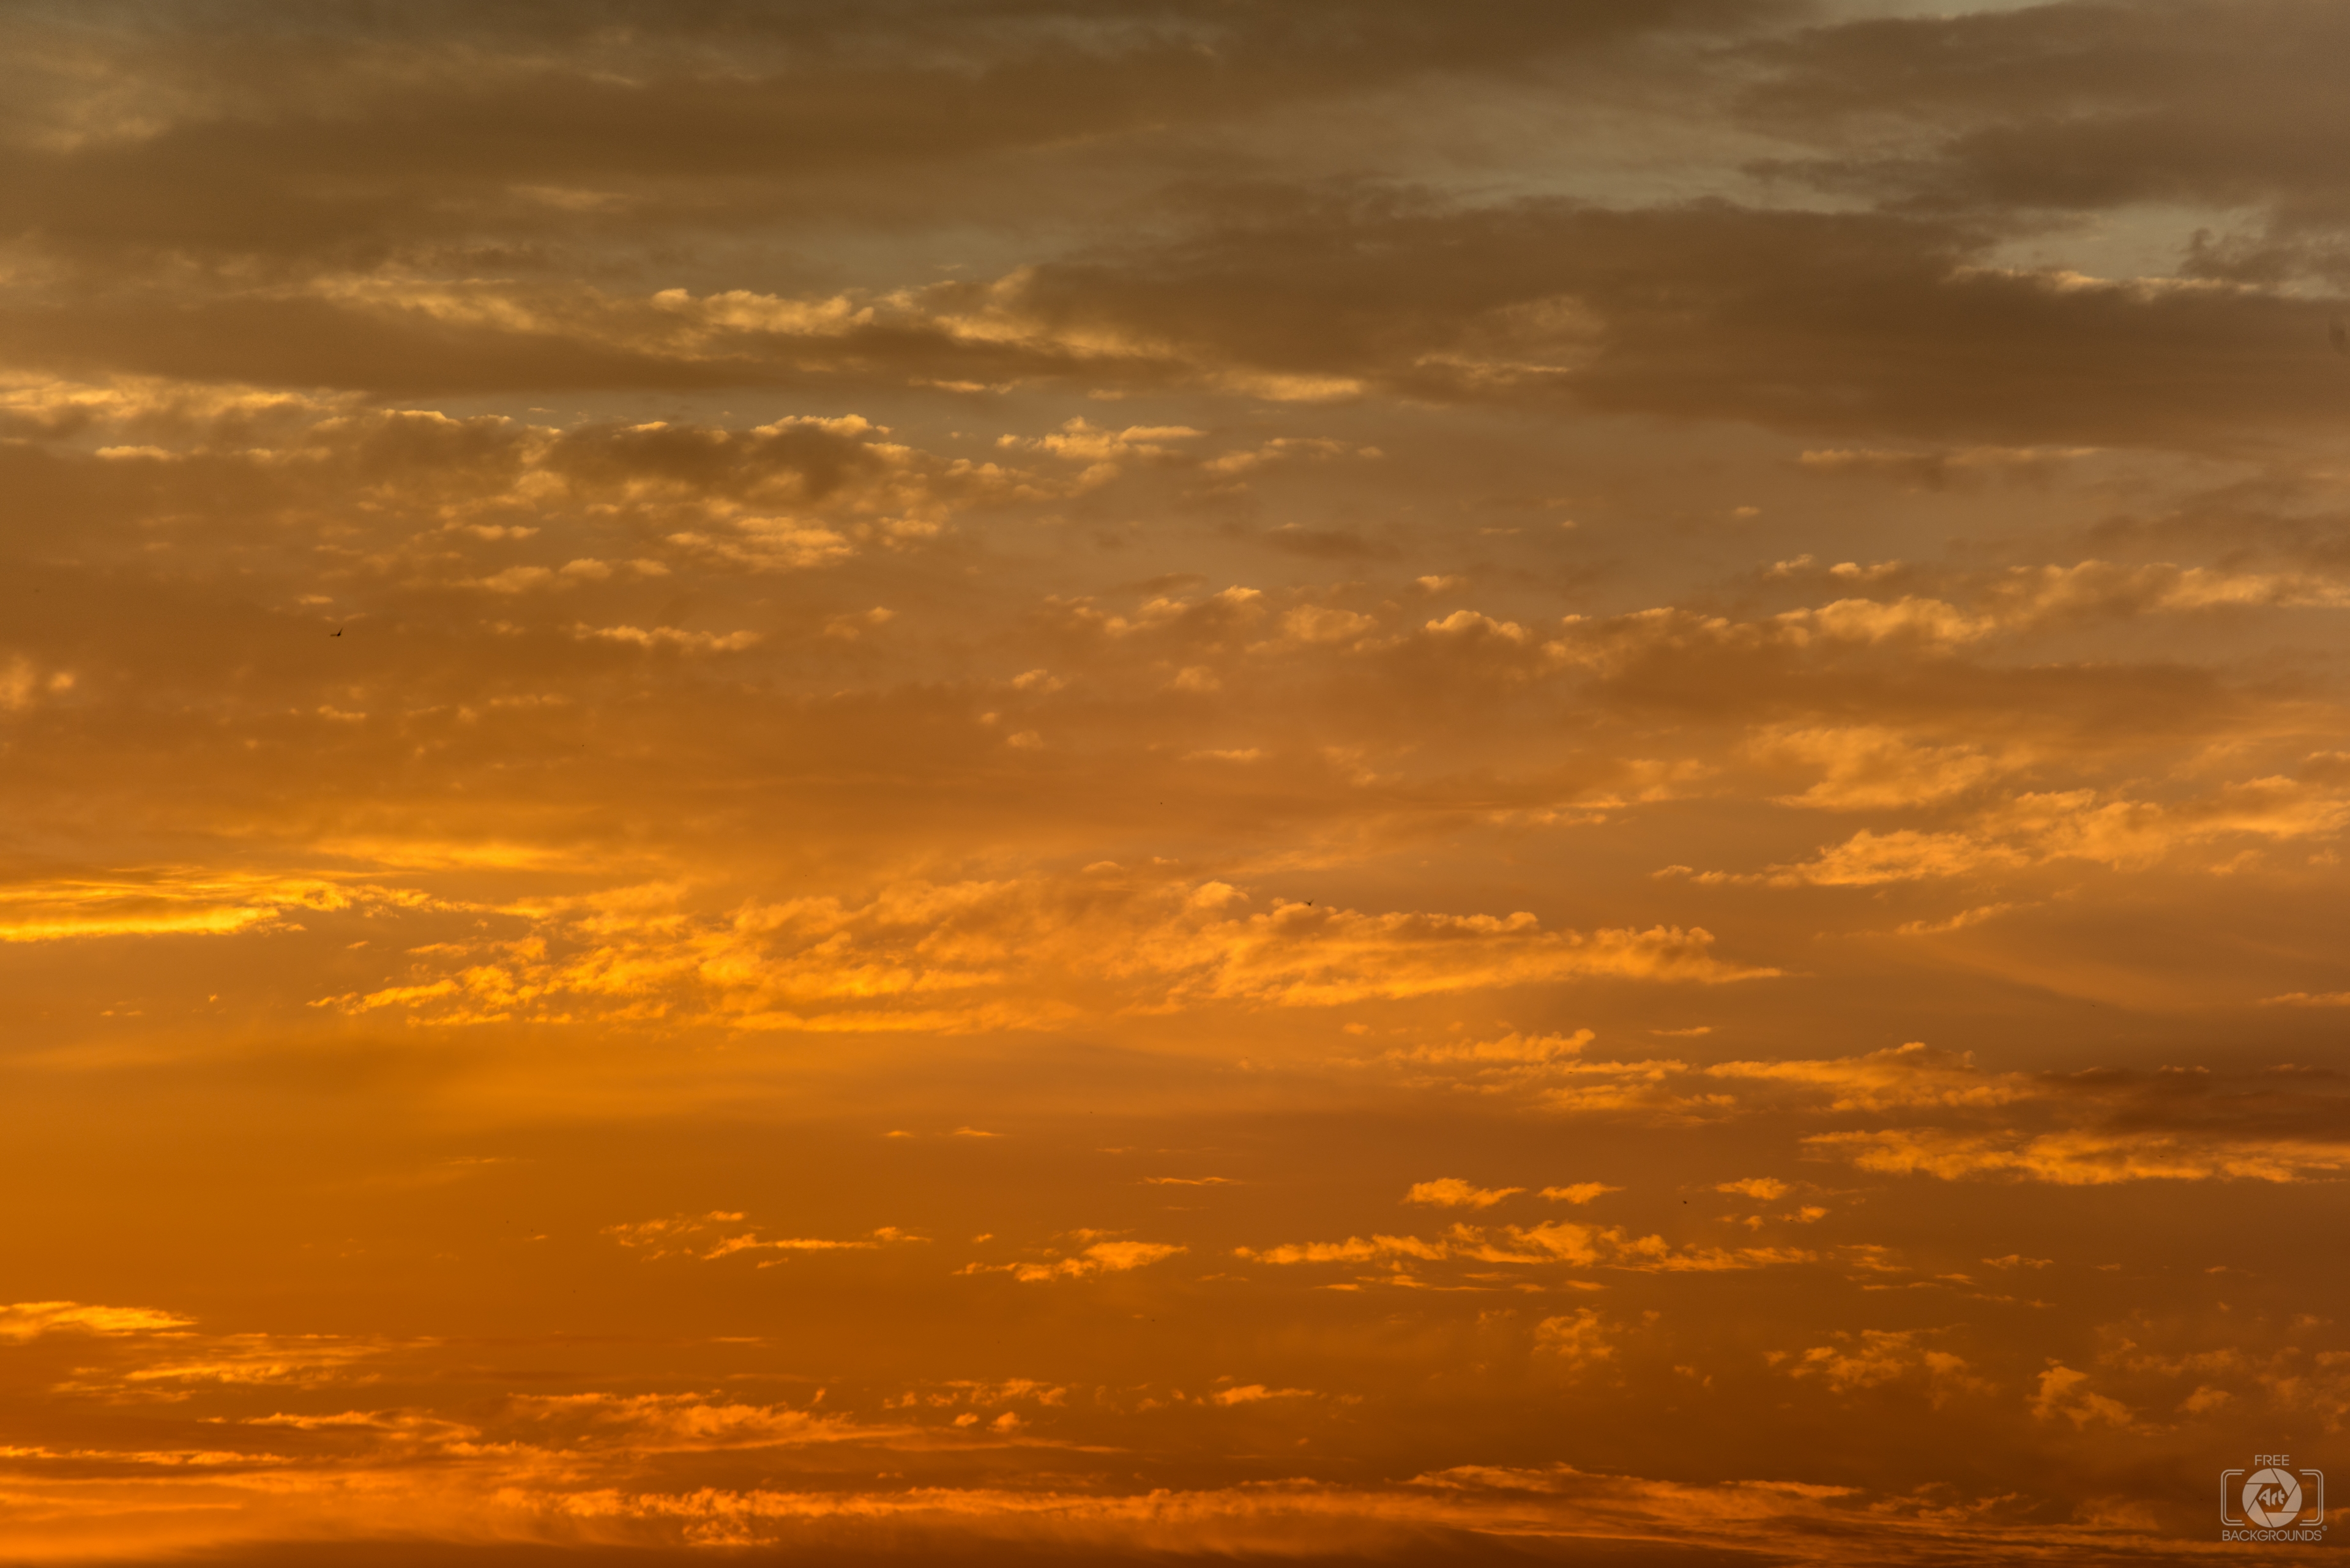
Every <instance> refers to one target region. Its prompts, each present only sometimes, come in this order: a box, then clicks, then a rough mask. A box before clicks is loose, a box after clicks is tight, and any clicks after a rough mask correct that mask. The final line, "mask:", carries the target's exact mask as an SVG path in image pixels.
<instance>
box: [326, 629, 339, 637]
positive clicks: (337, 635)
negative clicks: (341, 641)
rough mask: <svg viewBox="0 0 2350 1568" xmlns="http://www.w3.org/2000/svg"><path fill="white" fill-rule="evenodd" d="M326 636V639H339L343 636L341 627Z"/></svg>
mask: <svg viewBox="0 0 2350 1568" xmlns="http://www.w3.org/2000/svg"><path fill="white" fill-rule="evenodd" d="M327 635H328V637H340V636H342V635H343V628H341V627H337V628H335V629H334V630H332V631H330V632H328V634H327Z"/></svg>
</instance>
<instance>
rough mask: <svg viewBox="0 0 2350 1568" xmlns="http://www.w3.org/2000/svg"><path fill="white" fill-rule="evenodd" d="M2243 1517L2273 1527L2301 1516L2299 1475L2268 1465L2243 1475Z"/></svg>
mask: <svg viewBox="0 0 2350 1568" xmlns="http://www.w3.org/2000/svg"><path fill="white" fill-rule="evenodd" d="M2244 1517H2245V1518H2246V1519H2249V1520H2251V1521H2252V1522H2253V1523H2254V1524H2257V1525H2261V1526H2262V1527H2263V1528H2265V1529H2269V1530H2274V1529H2276V1528H2277V1527H2278V1526H2280V1525H2285V1524H2291V1523H2292V1522H2293V1521H2294V1520H2296V1519H2299V1518H2300V1517H2301V1479H2300V1478H2299V1477H2298V1476H2295V1475H2294V1474H2293V1472H2292V1471H2291V1470H2281V1469H2276V1468H2275V1467H2274V1466H2271V1467H2270V1468H2269V1469H2264V1470H2254V1471H2253V1472H2252V1473H2251V1475H2248V1476H2246V1477H2245V1478H2244Z"/></svg>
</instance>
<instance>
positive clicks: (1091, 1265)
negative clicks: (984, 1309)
mask: <svg viewBox="0 0 2350 1568" xmlns="http://www.w3.org/2000/svg"><path fill="white" fill-rule="evenodd" d="M1098 1233H1099V1232H1096V1234H1098ZM1189 1250H1190V1249H1188V1248H1186V1247H1183V1246H1180V1245H1177V1244H1174V1243H1171V1242H1165V1241H1096V1242H1094V1243H1092V1244H1091V1245H1090V1246H1087V1247H1086V1248H1084V1249H1082V1250H1081V1251H1077V1252H1076V1253H1073V1254H1070V1255H1068V1256H1065V1257H1060V1258H1055V1259H1053V1260H1051V1261H1049V1262H1040V1263H969V1264H966V1265H964V1266H963V1267H962V1268H961V1269H959V1270H957V1271H956V1272H958V1273H964V1274H984V1273H1006V1274H1010V1275H1011V1276H1012V1277H1013V1278H1014V1280H1017V1281H1018V1282H1020V1283H1022V1284H1024V1285H1035V1284H1044V1283H1045V1282H1049V1281H1053V1280H1082V1279H1087V1278H1089V1277H1092V1276H1095V1275H1098V1274H1118V1273H1125V1272H1128V1271H1130V1270H1134V1269H1140V1268H1147V1267H1149V1265H1150V1264H1152V1263H1156V1262H1163V1261H1165V1260H1166V1259H1169V1258H1172V1257H1174V1256H1176V1255H1177V1254H1178V1253H1180V1252H1184V1251H1189Z"/></svg>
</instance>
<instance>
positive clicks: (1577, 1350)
mask: <svg viewBox="0 0 2350 1568" xmlns="http://www.w3.org/2000/svg"><path fill="white" fill-rule="evenodd" d="M1534 1351H1535V1353H1536V1354H1537V1355H1549V1356H1555V1357H1556V1358H1557V1359H1558V1360H1559V1361H1561V1362H1563V1363H1564V1364H1565V1365H1566V1366H1572V1367H1574V1368H1575V1369H1576V1370H1577V1371H1586V1370H1588V1369H1589V1368H1591V1367H1593V1366H1597V1365H1599V1364H1600V1363H1602V1362H1607V1361H1613V1360H1614V1359H1615V1358H1616V1347H1615V1346H1614V1345H1611V1344H1609V1343H1608V1338H1607V1329H1606V1326H1605V1325H1604V1324H1602V1322H1601V1320H1600V1316H1599V1314H1598V1313H1597V1312H1596V1311H1594V1310H1593V1309H1592V1308H1590V1307H1578V1308H1577V1309H1576V1310H1575V1311H1574V1312H1572V1313H1569V1314H1565V1315H1563V1316H1559V1317H1546V1318H1544V1319H1543V1320H1542V1322H1540V1323H1539V1324H1535V1325H1534Z"/></svg>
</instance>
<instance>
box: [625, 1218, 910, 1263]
mask: <svg viewBox="0 0 2350 1568" xmlns="http://www.w3.org/2000/svg"><path fill="white" fill-rule="evenodd" d="M742 1222H743V1215H741V1214H739V1213H735V1212H733V1211H731V1210H712V1211H711V1212H709V1213H707V1214H698V1215H685V1214H681V1215H677V1216H674V1217H672V1218H671V1219H667V1220H638V1221H635V1222H634V1223H631V1224H621V1225H607V1226H606V1227H604V1231H603V1234H605V1235H607V1236H609V1237H610V1238H611V1239H612V1240H613V1241H617V1242H619V1244H620V1245H621V1246H623V1247H628V1248H631V1249H633V1250H636V1251H641V1252H643V1253H644V1256H645V1261H646V1262H653V1261H654V1260H655V1259H658V1258H671V1257H689V1258H699V1259H701V1260H702V1262H716V1261H717V1260H719V1259H721V1258H731V1257H733V1256H735V1255H736V1254H738V1253H743V1252H777V1253H782V1254H785V1255H786V1256H788V1255H790V1254H792V1253H795V1252H841V1251H850V1252H869V1251H877V1250H878V1249H879V1248H882V1247H887V1246H891V1245H894V1244H897V1243H899V1242H905V1241H926V1240H928V1238H926V1237H922V1236H915V1235H910V1234H909V1233H907V1232H906V1231H901V1230H899V1228H898V1227H896V1226H894V1225H884V1226H882V1227H881V1228H880V1229H879V1230H878V1231H872V1232H870V1233H869V1234H868V1235H865V1236H858V1237H852V1238H848V1239H847V1240H836V1239H833V1238H828V1237H815V1236H764V1235H762V1234H760V1231H759V1228H758V1227H757V1226H753V1227H752V1228H750V1229H749V1230H745V1231H736V1232H735V1233H734V1234H733V1235H731V1236H730V1235H727V1234H725V1232H726V1231H730V1230H733V1229H734V1227H736V1226H738V1225H740V1224H742ZM781 1261H782V1260H781V1259H780V1258H778V1259H775V1260H770V1261H769V1262H763V1263H761V1264H760V1265H759V1266H760V1267H761V1268H763V1269H764V1268H768V1267H771V1266H772V1265H773V1263H774V1262H781Z"/></svg>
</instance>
